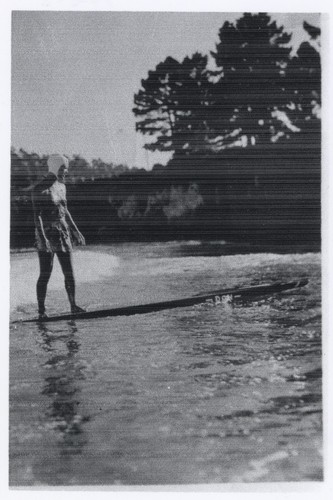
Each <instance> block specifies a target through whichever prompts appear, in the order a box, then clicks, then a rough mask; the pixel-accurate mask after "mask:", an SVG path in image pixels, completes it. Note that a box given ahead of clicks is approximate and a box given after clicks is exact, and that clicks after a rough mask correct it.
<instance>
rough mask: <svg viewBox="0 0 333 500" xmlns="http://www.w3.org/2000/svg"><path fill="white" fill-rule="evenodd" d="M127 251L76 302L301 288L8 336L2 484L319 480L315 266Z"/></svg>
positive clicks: (311, 258) (22, 328)
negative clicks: (303, 281)
mask: <svg viewBox="0 0 333 500" xmlns="http://www.w3.org/2000/svg"><path fill="white" fill-rule="evenodd" d="M133 248H134V250H133V249H132V250H133V251H132V253H131V246H130V245H129V246H128V247H127V248H126V255H125V261H124V262H122V260H121V258H120V255H121V252H120V250H119V248H118V257H119V274H118V275H117V276H116V277H114V276H112V278H110V280H109V281H108V282H100V283H93V284H86V285H85V287H84V291H85V293H86V294H87V296H89V295H91V296H92V297H93V300H94V301H95V300H97V299H98V297H104V299H103V300H105V297H107V298H108V300H109V301H111V300H112V299H113V298H114V297H116V298H117V297H119V294H120V292H123V293H124V296H126V298H127V299H128V297H132V298H134V297H135V298H136V300H137V301H140V300H141V301H142V302H146V301H148V300H152V301H153V300H154V301H156V300H158V299H159V298H162V296H163V298H165V297H166V298H173V296H174V294H177V295H178V296H179V295H183V296H184V295H189V290H190V291H191V295H192V294H193V295H194V294H195V293H199V292H200V291H203V289H205V290H209V289H216V288H217V287H220V286H224V285H223V284H224V283H227V284H228V285H230V286H236V285H237V286H249V285H250V284H257V283H263V282H266V283H267V282H274V281H276V280H285V281H287V280H290V279H299V278H300V277H303V276H304V275H307V277H308V278H309V279H310V283H311V286H309V287H306V288H304V289H298V290H295V291H291V292H288V293H284V294H283V293H282V294H278V295H275V296H272V297H262V298H258V299H256V300H252V301H250V300H247V301H240V300H234V301H230V300H229V301H228V300H226V301H223V302H222V303H220V304H218V305H212V304H203V305H200V306H196V307H189V308H184V309H175V310H172V311H163V312H159V313H153V314H147V315H140V316H132V317H123V318H112V319H110V318H102V319H98V320H91V321H77V323H76V324H75V323H74V322H70V323H66V322H61V323H58V324H53V325H52V324H50V325H43V324H40V325H38V326H36V325H18V326H17V328H16V329H14V328H13V329H12V332H11V376H10V378H11V388H10V398H11V415H10V422H11V437H10V441H11V447H10V477H11V479H10V481H11V484H12V485H86V484H87V485H103V484H104V485H108V484H110V485H114V484H124V485H135V484H144V485H145V484H184V483H190V484H191V483H192V484H193V483H226V482H240V481H244V482H251V481H309V480H315V481H320V480H322V456H321V448H322V420H321V403H322V397H321V392H322V391H321V389H322V388H321V376H322V372H321V314H320V312H321V310H320V307H321V300H320V299H321V297H320V259H319V257H318V256H317V255H306V256H294V255H289V256H288V255H284V256H276V257H274V256H269V257H265V256H257V255H256V256H253V255H249V256H242V259H241V260H240V259H239V258H237V256H232V257H230V258H224V257H223V258H221V259H216V258H215V257H213V258H212V259H211V260H209V259H208V258H206V257H205V258H204V260H200V257H196V258H193V257H191V258H189V259H187V257H182V258H181V259H178V257H173V256H172V257H170V258H169V257H166V256H165V255H164V254H163V251H164V250H165V249H167V245H166V247H164V246H163V245H156V246H155V247H154V246H153V247H152V248H151V249H150V250H151V253H152V256H151V257H150V258H147V249H148V247H147V246H143V247H142V248H141V250H140V245H138V244H136V245H134V247H133ZM149 248H150V247H149ZM111 250H112V249H110V251H111ZM174 250H175V249H174V248H173V252H174ZM180 251H182V250H181V249H180ZM140 252H141V253H140ZM184 270H187V272H186V273H185V272H184ZM120 283H121V287H120ZM203 283H204V285H203ZM221 283H222V285H221ZM59 297H60V295H59V296H58V295H54V296H53V298H54V307H55V308H60V306H59V303H58V302H57V301H60V298H59ZM128 301H130V299H128Z"/></svg>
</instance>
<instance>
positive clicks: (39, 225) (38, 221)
mask: <svg viewBox="0 0 333 500" xmlns="http://www.w3.org/2000/svg"><path fill="white" fill-rule="evenodd" d="M37 205H38V203H36V200H35V199H34V196H33V197H32V206H33V213H34V222H35V227H36V229H37V232H38V234H39V237H40V238H41V239H42V240H43V242H44V245H45V250H46V252H51V251H52V249H51V245H50V242H49V240H48V239H47V237H46V234H45V231H44V224H43V219H42V215H41V211H40V210H39V209H38V206H37Z"/></svg>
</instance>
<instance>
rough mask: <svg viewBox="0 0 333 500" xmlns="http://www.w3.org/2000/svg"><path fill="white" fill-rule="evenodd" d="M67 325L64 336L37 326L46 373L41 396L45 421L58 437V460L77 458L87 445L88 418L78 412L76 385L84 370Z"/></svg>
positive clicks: (71, 326) (75, 339) (72, 328)
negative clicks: (47, 402)
mask: <svg viewBox="0 0 333 500" xmlns="http://www.w3.org/2000/svg"><path fill="white" fill-rule="evenodd" d="M67 324H68V333H67V334H64V335H61V336H59V335H54V333H53V332H52V331H50V330H49V328H48V327H47V326H46V325H45V324H43V323H40V324H39V325H38V330H39V333H40V334H41V339H42V348H43V350H44V351H45V352H46V353H47V354H48V360H47V361H46V362H45V363H44V365H43V367H44V369H45V372H46V376H45V384H44V388H43V390H42V394H43V395H46V396H47V397H49V398H50V406H49V407H48V409H47V412H46V415H45V416H46V420H47V422H48V426H49V427H50V429H52V430H53V431H55V432H56V433H57V434H58V436H57V437H58V439H57V444H58V446H59V449H60V454H61V455H62V456H66V455H77V454H81V453H82V451H83V448H84V446H85V444H86V442H87V438H86V436H85V433H84V424H85V422H87V421H89V419H90V418H89V416H83V415H82V414H81V413H80V412H81V408H80V406H81V400H80V393H81V390H80V384H79V382H80V381H82V380H84V379H85V378H86V377H85V373H84V366H82V365H81V364H80V362H79V359H78V355H79V349H80V342H79V340H78V337H77V335H76V333H77V327H76V324H75V322H74V321H70V322H68V323H67Z"/></svg>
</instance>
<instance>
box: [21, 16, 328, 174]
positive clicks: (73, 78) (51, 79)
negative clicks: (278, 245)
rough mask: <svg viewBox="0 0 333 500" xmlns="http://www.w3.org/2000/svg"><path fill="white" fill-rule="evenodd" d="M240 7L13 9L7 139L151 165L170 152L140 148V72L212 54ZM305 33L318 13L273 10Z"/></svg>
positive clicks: (28, 146)
mask: <svg viewBox="0 0 333 500" xmlns="http://www.w3.org/2000/svg"><path fill="white" fill-rule="evenodd" d="M241 15H242V13H240V12H238V13H230V12H229V13H223V12H215V13H214V12H210V13H208V12H205V13H204V12H158V11H157V12H94V11H86V12H77V11H76V12H68V11H58V12H52V11H22V10H20V11H14V12H13V14H12V56H11V63H12V67H11V77H12V94H11V116H12V120H11V144H12V146H14V147H15V148H16V149H19V148H21V147H22V148H23V149H25V150H26V151H28V152H36V153H38V154H51V153H54V152H61V153H63V154H66V155H68V156H70V157H71V156H72V155H74V154H80V155H81V156H83V157H84V158H86V159H87V160H88V161H91V159H93V158H101V159H102V160H104V161H107V162H113V163H125V164H127V165H128V166H130V167H133V166H137V167H139V168H146V169H151V168H152V166H153V165H154V163H157V162H162V163H165V161H166V160H167V157H166V156H163V155H160V154H158V153H152V152H148V151H146V150H144V149H143V144H144V141H146V140H148V139H147V138H145V137H144V136H142V135H141V134H139V133H136V132H135V117H134V114H133V112H132V108H133V96H134V94H135V93H136V92H137V91H138V90H139V88H140V82H141V79H144V78H146V77H147V76H148V71H149V70H153V69H154V68H155V67H156V65H157V64H158V63H160V62H161V61H163V60H164V59H165V58H166V57H168V56H172V57H174V58H175V59H177V60H182V59H183V58H184V57H185V56H187V55H192V54H193V53H194V52H196V51H199V52H201V53H202V54H207V55H208V54H209V51H211V50H214V49H215V45H216V43H217V42H218V32H219V29H220V28H221V27H222V25H223V23H224V22H225V21H226V20H228V21H231V22H233V21H235V20H236V19H238V18H239V17H241ZM271 17H272V18H273V19H275V20H277V22H278V25H283V26H284V27H285V29H286V31H288V32H291V33H293V43H294V46H295V47H297V45H298V44H299V43H300V42H301V41H302V40H303V39H304V38H307V34H306V32H305V31H304V30H303V28H302V24H303V21H304V20H306V21H308V22H309V23H310V24H314V25H316V26H319V25H320V16H319V14H309V13H307V14H291V13H289V14H288V13H285V14H281V13H280V14H271Z"/></svg>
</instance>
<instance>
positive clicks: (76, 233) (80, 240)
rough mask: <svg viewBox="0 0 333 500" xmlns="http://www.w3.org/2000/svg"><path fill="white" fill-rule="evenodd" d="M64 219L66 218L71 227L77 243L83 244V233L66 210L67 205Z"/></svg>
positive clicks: (84, 241) (84, 242)
mask: <svg viewBox="0 0 333 500" xmlns="http://www.w3.org/2000/svg"><path fill="white" fill-rule="evenodd" d="M66 219H67V222H68V225H69V227H70V228H71V230H72V233H73V234H74V236H75V238H76V240H77V242H78V244H79V245H85V244H86V240H85V239H84V236H83V234H82V233H81V232H80V231H79V229H78V227H77V225H76V224H75V222H74V220H73V217H72V216H71V214H70V211H69V210H68V208H67V206H66Z"/></svg>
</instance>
